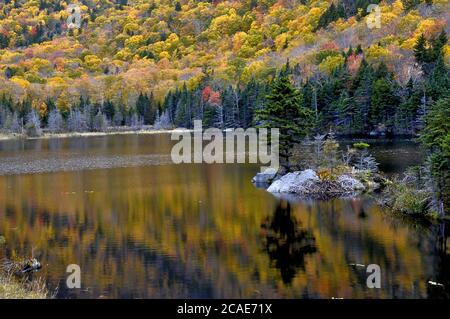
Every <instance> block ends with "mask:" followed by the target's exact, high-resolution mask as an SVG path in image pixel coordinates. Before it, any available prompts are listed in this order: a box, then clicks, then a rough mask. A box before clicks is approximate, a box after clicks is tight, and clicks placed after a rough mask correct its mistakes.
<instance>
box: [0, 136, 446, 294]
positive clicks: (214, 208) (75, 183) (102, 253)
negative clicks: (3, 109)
mask: <svg viewBox="0 0 450 319" xmlns="http://www.w3.org/2000/svg"><path fill="white" fill-rule="evenodd" d="M19 143H21V145H20V146H17V147H16V146H14V145H12V144H11V143H10V142H8V145H5V144H2V143H0V158H1V159H2V163H4V162H5V161H7V160H9V159H11V158H16V159H17V161H19V160H20V158H27V159H31V158H33V159H35V160H36V159H41V160H42V162H44V160H45V159H48V158H52V157H55V156H56V155H57V156H58V157H60V158H67V159H68V161H67V163H74V162H76V161H77V160H80V159H84V158H86V157H89V156H95V157H99V158H100V157H110V158H113V157H114V158H115V157H121V158H129V157H130V156H138V155H139V154H141V155H142V154H148V155H157V154H162V155H167V154H170V147H171V143H172V142H171V141H170V136H167V135H164V136H163V135H161V136H140V137H136V136H115V137H105V138H92V139H83V140H78V141H73V140H71V139H67V140H59V142H54V141H52V140H50V141H46V140H43V141H41V142H40V143H36V142H33V141H26V142H23V141H21V142H19ZM402 156H403V155H402ZM15 161H16V160H15ZM17 161H16V162H17ZM80 162H81V163H82V162H83V161H81V160H80ZM125 164H126V163H125ZM160 164H161V163H160ZM9 165H11V164H9ZM125 166H127V165H125ZM258 170H259V167H258V166H253V165H168V164H164V163H162V165H143V166H141V165H136V166H133V165H132V167H129V166H127V167H114V166H112V167H111V168H107V169H79V170H73V171H56V172H47V173H39V174H16V175H4V176H0V235H2V236H5V238H6V240H7V245H6V246H2V247H0V258H3V257H11V256H14V255H19V256H25V257H31V251H32V249H33V248H34V252H35V255H36V256H38V257H39V260H40V261H41V263H42V265H43V269H42V270H41V271H40V272H39V273H38V274H40V275H42V276H44V277H45V278H47V280H48V284H49V285H50V287H52V288H56V287H58V288H59V289H58V295H57V297H59V298H68V297H74V298H80V297H83V298H114V297H115V298H172V297H178V298H252V297H257V298H331V297H343V298H395V297H403V298H426V297H436V298H437V297H444V296H445V294H448V290H446V289H448V287H449V285H450V283H449V281H448V276H449V269H448V248H447V245H444V244H445V243H446V242H447V237H446V235H447V233H446V232H445V230H446V231H447V232H448V229H444V230H439V227H441V225H428V226H427V227H423V228H419V227H417V225H415V224H412V223H409V222H408V221H407V220H400V219H398V218H394V217H393V216H392V215H391V214H388V213H385V212H383V211H382V210H381V209H380V208H379V207H378V206H376V204H375V203H374V201H373V200H372V199H370V198H358V199H347V200H333V201H329V202H321V201H300V200H297V201H296V200H293V199H292V200H290V201H289V202H287V201H285V200H279V199H276V198H275V197H273V196H272V195H270V194H268V193H267V192H265V191H264V190H259V189H257V188H255V187H254V186H253V185H252V183H251V178H252V177H253V176H254V175H255V174H256V172H257V171H258ZM261 224H263V225H262V226H261ZM439 243H441V244H439ZM73 263H76V264H79V265H80V266H81V270H82V289H81V290H68V289H67V288H66V287H65V285H64V283H65V280H66V276H67V274H66V267H67V265H69V264H73ZM371 263H375V264H379V265H380V266H381V269H382V274H383V275H382V289H380V290H376V291H375V290H368V289H367V287H366V285H365V273H364V271H362V270H359V269H354V268H353V267H351V266H350V264H363V265H368V264H371ZM428 281H435V282H438V283H442V284H444V285H445V289H444V293H442V292H439V291H438V290H436V291H432V289H438V288H437V287H435V288H433V287H430V285H429V284H427V282H428Z"/></svg>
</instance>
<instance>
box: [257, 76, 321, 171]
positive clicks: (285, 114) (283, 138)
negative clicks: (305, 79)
mask: <svg viewBox="0 0 450 319" xmlns="http://www.w3.org/2000/svg"><path fill="white" fill-rule="evenodd" d="M266 100H267V102H266V104H265V106H264V107H263V108H261V109H259V110H257V119H258V121H259V127H264V128H278V129H279V130H280V145H279V147H280V157H281V165H283V166H285V167H287V168H288V169H289V168H290V163H289V159H290V157H291V156H292V151H293V147H294V145H295V144H296V143H298V142H299V141H300V140H301V138H304V137H305V136H306V135H307V134H308V133H309V132H310V129H311V127H312V124H313V119H314V117H313V112H312V111H311V109H308V108H306V107H304V106H302V105H301V100H302V96H301V93H300V91H299V90H298V89H296V88H295V87H294V86H293V85H292V84H291V82H290V80H289V78H288V77H285V76H284V77H278V78H277V79H276V80H275V81H274V83H273V84H272V88H271V92H270V94H269V95H267V97H266Z"/></svg>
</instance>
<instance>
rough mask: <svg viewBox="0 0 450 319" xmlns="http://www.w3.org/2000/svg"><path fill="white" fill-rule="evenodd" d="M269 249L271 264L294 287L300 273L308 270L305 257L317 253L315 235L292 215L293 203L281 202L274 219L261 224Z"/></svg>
mask: <svg viewBox="0 0 450 319" xmlns="http://www.w3.org/2000/svg"><path fill="white" fill-rule="evenodd" d="M261 228H262V234H263V237H264V238H263V241H264V245H265V250H266V251H267V254H268V255H269V258H270V260H271V262H273V263H274V265H275V267H276V268H278V269H280V274H281V278H282V280H283V282H284V283H285V284H290V283H291V282H292V279H293V278H294V277H295V275H296V273H297V270H298V269H301V270H304V269H305V255H307V254H312V253H315V252H316V251H317V248H316V245H315V238H314V236H313V235H312V233H311V232H309V231H307V230H305V229H302V228H301V222H299V221H297V219H296V218H295V216H292V214H291V205H290V204H289V202H287V201H284V200H281V201H280V202H279V203H278V205H277V207H276V209H275V212H274V214H273V216H272V217H271V218H270V217H268V218H267V219H266V220H265V221H264V222H263V224H262V225H261Z"/></svg>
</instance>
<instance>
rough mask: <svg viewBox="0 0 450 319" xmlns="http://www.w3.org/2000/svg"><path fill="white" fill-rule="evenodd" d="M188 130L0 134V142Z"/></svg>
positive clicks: (181, 129) (184, 130)
mask: <svg viewBox="0 0 450 319" xmlns="http://www.w3.org/2000/svg"><path fill="white" fill-rule="evenodd" d="M189 131H191V130H189V129H183V128H177V129H170V130H157V129H142V130H131V129H129V130H116V131H106V132H63V133H48V132H45V133H43V134H42V135H41V136H35V137H30V136H27V135H26V134H17V133H0V141H12V140H22V139H23V140H39V139H57V138H71V137H100V136H112V135H132V134H136V135H153V134H169V133H176V132H189Z"/></svg>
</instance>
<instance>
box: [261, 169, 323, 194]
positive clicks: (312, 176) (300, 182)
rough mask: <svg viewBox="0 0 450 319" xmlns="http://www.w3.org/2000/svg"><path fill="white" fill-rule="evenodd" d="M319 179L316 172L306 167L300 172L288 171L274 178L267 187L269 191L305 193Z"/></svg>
mask: <svg viewBox="0 0 450 319" xmlns="http://www.w3.org/2000/svg"><path fill="white" fill-rule="evenodd" d="M319 180H320V179H319V177H318V176H317V174H316V172H314V171H313V170H312V169H307V170H305V171H301V172H293V173H288V174H286V175H284V176H283V177H281V178H280V179H278V180H276V181H275V182H273V183H272V185H270V187H269V188H268V189H267V191H268V192H270V193H297V194H301V193H305V192H306V191H307V189H308V188H309V187H310V186H311V184H314V183H315V182H318V181H319Z"/></svg>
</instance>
